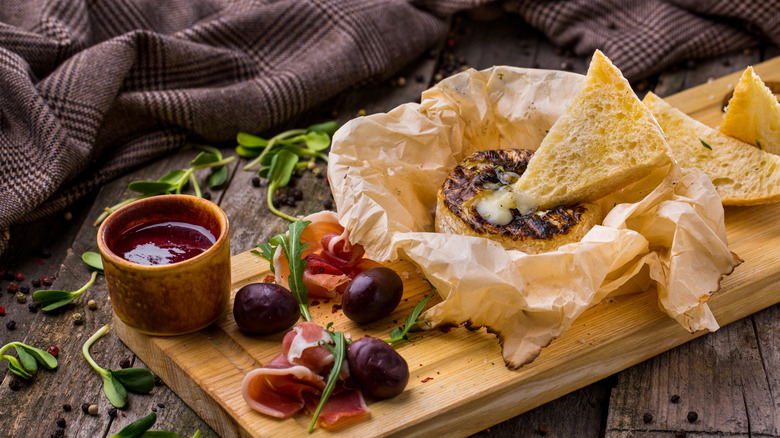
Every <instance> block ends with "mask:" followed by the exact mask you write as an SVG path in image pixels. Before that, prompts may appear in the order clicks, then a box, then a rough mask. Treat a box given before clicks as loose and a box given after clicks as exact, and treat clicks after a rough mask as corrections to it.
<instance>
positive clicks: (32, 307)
mask: <svg viewBox="0 0 780 438" xmlns="http://www.w3.org/2000/svg"><path fill="white" fill-rule="evenodd" d="M27 309H28V310H29V311H30V312H31V313H38V304H37V303H30V304H28V305H27Z"/></svg>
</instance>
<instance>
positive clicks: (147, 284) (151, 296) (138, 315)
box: [97, 195, 230, 336]
mask: <svg viewBox="0 0 780 438" xmlns="http://www.w3.org/2000/svg"><path fill="white" fill-rule="evenodd" d="M159 220H170V221H181V222H188V223H191V224H196V225H200V226H203V227H205V228H207V229H208V230H210V231H211V233H212V234H213V235H214V236H215V237H216V242H215V243H214V244H213V245H212V246H211V247H209V248H208V249H207V250H206V251H204V252H203V253H200V254H198V255H196V256H195V257H192V258H190V259H187V260H183V261H180V262H177V263H171V264H167V265H142V264H138V263H133V262H129V261H127V260H125V259H124V258H122V257H121V256H119V255H117V254H115V253H114V252H113V248H115V245H116V242H117V239H118V238H119V236H121V235H122V233H124V232H126V231H127V230H128V229H130V228H132V227H134V226H137V225H140V224H143V223H145V222H155V221H159ZM97 241H98V248H99V249H100V255H101V256H102V258H103V268H104V271H105V276H106V283H107V285H108V293H109V295H110V296H111V305H112V306H113V308H114V312H116V314H117V316H118V317H119V318H120V319H121V320H122V322H124V323H125V324H127V325H129V326H130V327H133V328H134V329H136V330H138V331H140V332H142V333H146V334H150V335H161V336H170V335H179V334H184V333H190V332H194V331H197V330H200V329H202V328H204V327H206V326H208V325H209V324H211V323H213V322H214V321H216V320H217V319H218V318H219V317H220V315H221V314H222V313H223V312H224V311H225V310H226V309H227V305H228V300H229V299H230V246H229V242H230V239H229V226H228V219H227V216H225V213H224V212H223V211H222V210H221V209H220V208H219V207H218V206H217V205H216V204H214V203H212V202H210V201H207V200H205V199H202V198H198V197H195V196H188V195H161V196H154V197H151V198H145V199H141V200H138V201H135V202H133V203H130V204H128V205H126V206H124V207H122V208H120V209H119V210H117V211H115V212H113V213H112V214H111V215H109V216H108V217H107V218H106V220H105V221H103V224H102V225H101V226H100V229H99V230H98V234H97Z"/></svg>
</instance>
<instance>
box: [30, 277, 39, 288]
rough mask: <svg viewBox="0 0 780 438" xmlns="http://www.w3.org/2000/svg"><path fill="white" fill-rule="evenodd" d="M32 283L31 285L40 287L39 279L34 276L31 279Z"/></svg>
mask: <svg viewBox="0 0 780 438" xmlns="http://www.w3.org/2000/svg"><path fill="white" fill-rule="evenodd" d="M32 285H33V287H41V280H40V279H37V278H36V279H35V280H33V281H32Z"/></svg>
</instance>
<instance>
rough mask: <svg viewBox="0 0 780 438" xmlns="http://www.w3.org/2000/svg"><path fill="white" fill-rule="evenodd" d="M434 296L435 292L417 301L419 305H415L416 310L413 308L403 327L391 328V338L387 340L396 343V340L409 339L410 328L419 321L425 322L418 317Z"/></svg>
mask: <svg viewBox="0 0 780 438" xmlns="http://www.w3.org/2000/svg"><path fill="white" fill-rule="evenodd" d="M431 298H433V294H430V295H428V296H427V297H425V298H423V300H422V301H420V302H419V303H417V305H416V306H415V307H414V310H412V313H410V314H409V316H408V317H406V322H405V323H404V326H403V327H396V328H394V329H392V330H390V339H389V340H386V341H385V342H387V343H389V344H394V343H396V342H400V341H403V340H407V341H408V340H409V338H407V336H406V334H407V333H409V330H411V329H412V328H413V327H414V326H415V325H417V324H419V323H425V321H421V320H418V319H417V318H418V317H419V316H420V313H422V310H423V308H424V307H425V305H426V304H428V301H430V300H431Z"/></svg>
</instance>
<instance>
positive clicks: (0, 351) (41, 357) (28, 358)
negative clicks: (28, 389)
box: [0, 342, 57, 380]
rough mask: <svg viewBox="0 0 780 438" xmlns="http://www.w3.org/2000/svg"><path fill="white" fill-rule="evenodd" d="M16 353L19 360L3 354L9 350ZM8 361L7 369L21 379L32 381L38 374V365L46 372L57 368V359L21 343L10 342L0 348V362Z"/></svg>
mask: <svg viewBox="0 0 780 438" xmlns="http://www.w3.org/2000/svg"><path fill="white" fill-rule="evenodd" d="M12 348H13V349H14V350H15V351H16V355H17V356H19V358H18V359H17V358H15V357H13V356H10V355H7V354H4V353H5V352H6V351H8V350H10V349H12ZM3 360H7V361H8V369H9V370H10V371H11V372H12V373H14V374H16V375H17V376H19V377H21V378H23V379H28V380H29V379H32V376H33V375H34V374H35V373H37V372H38V364H40V365H41V366H42V367H44V368H46V369H47V370H53V369H55V368H57V359H56V358H55V357H54V356H52V355H51V354H49V353H47V352H45V351H43V350H41V349H38V348H35V347H31V346H29V345H27V344H23V343H21V342H10V343H8V344H5V345H4V346H3V348H0V361H3Z"/></svg>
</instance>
